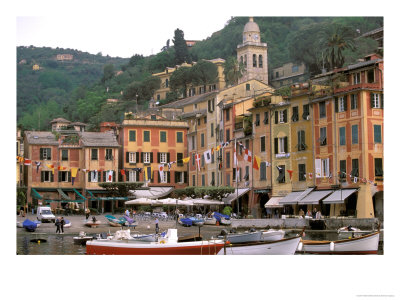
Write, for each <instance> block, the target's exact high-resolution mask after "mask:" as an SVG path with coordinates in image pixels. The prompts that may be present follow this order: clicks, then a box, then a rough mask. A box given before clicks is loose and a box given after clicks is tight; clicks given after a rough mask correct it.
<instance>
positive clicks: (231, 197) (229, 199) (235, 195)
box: [222, 188, 250, 204]
mask: <svg viewBox="0 0 400 300" xmlns="http://www.w3.org/2000/svg"><path fill="white" fill-rule="evenodd" d="M249 190H250V189H248V188H246V189H237V190H236V191H235V192H233V193H232V194H229V195H228V197H226V198H222V201H223V202H224V203H225V204H231V203H232V201H234V200H236V199H237V198H240V197H241V196H242V195H244V194H246V193H247V192H248V191H249Z"/></svg>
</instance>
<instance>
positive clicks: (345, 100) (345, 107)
mask: <svg viewBox="0 0 400 300" xmlns="http://www.w3.org/2000/svg"><path fill="white" fill-rule="evenodd" d="M347 97H348V95H344V96H343V110H344V111H346V110H347Z"/></svg>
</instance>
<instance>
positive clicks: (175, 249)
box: [86, 240, 224, 255]
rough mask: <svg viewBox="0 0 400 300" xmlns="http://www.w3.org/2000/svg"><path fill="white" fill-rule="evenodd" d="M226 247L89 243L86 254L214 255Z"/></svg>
mask: <svg viewBox="0 0 400 300" xmlns="http://www.w3.org/2000/svg"><path fill="white" fill-rule="evenodd" d="M223 247H224V241H222V240H216V241H198V242H187V243H171V244H168V243H165V244H162V243H143V242H130V241H128V242H127V241H121V242H115V241H96V240H93V241H88V242H87V243H86V254H91V255H99V254H112V255H214V254H217V253H218V252H219V251H220V250H221V249H222V248H223Z"/></svg>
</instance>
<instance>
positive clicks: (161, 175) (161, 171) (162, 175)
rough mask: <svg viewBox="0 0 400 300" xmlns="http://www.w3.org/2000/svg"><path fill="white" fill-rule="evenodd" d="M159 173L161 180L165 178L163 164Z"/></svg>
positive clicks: (159, 167) (159, 166)
mask: <svg viewBox="0 0 400 300" xmlns="http://www.w3.org/2000/svg"><path fill="white" fill-rule="evenodd" d="M158 172H159V173H160V178H164V165H163V164H161V165H158ZM160 181H161V180H160Z"/></svg>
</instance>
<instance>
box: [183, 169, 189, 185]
mask: <svg viewBox="0 0 400 300" xmlns="http://www.w3.org/2000/svg"><path fill="white" fill-rule="evenodd" d="M183 182H184V183H188V172H186V171H185V172H183Z"/></svg>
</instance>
